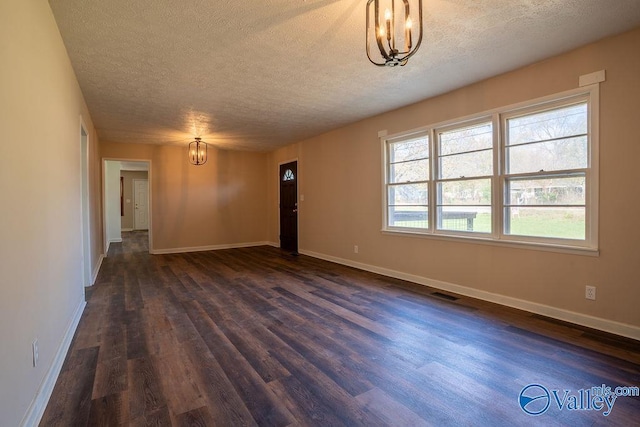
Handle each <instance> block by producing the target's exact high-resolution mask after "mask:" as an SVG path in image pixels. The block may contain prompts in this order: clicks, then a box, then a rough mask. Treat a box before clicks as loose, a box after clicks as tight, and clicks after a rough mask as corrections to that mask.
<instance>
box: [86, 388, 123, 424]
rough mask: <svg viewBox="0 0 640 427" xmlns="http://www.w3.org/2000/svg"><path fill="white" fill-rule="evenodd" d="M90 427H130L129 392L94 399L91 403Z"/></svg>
mask: <svg viewBox="0 0 640 427" xmlns="http://www.w3.org/2000/svg"><path fill="white" fill-rule="evenodd" d="M88 425H90V426H101V427H102V426H104V427H111V426H127V425H129V397H128V395H127V392H122V393H115V394H110V395H108V396H102V397H99V398H97V399H93V400H92V401H91V410H90V413H89V421H88Z"/></svg>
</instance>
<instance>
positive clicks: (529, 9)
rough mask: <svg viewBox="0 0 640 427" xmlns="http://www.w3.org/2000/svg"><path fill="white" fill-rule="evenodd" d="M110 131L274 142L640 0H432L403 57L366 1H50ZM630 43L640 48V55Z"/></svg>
mask: <svg viewBox="0 0 640 427" xmlns="http://www.w3.org/2000/svg"><path fill="white" fill-rule="evenodd" d="M49 3H50V5H51V8H52V10H53V13H54V15H55V18H56V21H57V23H58V27H59V28H60V33H61V34H62V38H63V39H64V42H65V45H66V47H67V50H68V52H69V56H70V58H71V62H72V64H73V67H74V69H75V72H76V75H77V77H78V81H79V83H80V87H81V88H82V92H83V94H84V97H85V100H86V102H87V104H88V106H89V110H90V112H91V116H92V118H93V121H94V123H95V125H96V128H97V129H98V135H99V137H100V139H101V140H102V141H112V142H125V143H130V142H135V143H156V144H186V143H188V141H189V140H190V139H192V138H193V137H195V136H201V137H203V139H204V140H205V141H207V142H210V143H213V144H214V145H217V146H219V147H223V148H235V149H248V150H270V149H273V148H276V147H279V146H282V145H286V144H289V143H292V142H295V141H299V140H301V139H304V138H307V137H310V136H314V135H318V134H320V133H323V132H326V131H328V130H331V129H334V128H337V127H339V126H342V125H345V124H347V123H351V122H354V121H357V120H360V119H363V118H365V117H369V116H372V115H375V114H378V113H382V112H384V111H389V110H392V109H396V108H398V107H402V106H404V105H408V104H411V103H414V102H416V101H419V100H422V99H425V98H428V97H431V96H434V95H437V94H441V93H444V92H447V91H449V90H452V89H455V88H458V87H461V86H464V85H466V84H469V83H472V82H475V81H478V80H481V79H484V78H487V77H490V76H493V75H496V74H499V73H502V72H505V71H508V70H511V69H514V68H517V67H520V66H523V65H526V64H530V63H532V62H535V61H538V60H540V59H543V58H546V57H549V56H552V55H555V54H558V53H561V52H564V51H567V50H569V49H572V48H574V47H577V46H580V45H583V44H586V43H588V42H591V41H595V40H598V39H600V38H603V37H605V36H608V35H612V34H617V33H620V32H623V31H625V30H629V29H631V28H634V27H637V26H639V25H640V1H639V0H615V1H609V0H521V1H515V0H475V1H469V0H424V1H423V4H424V26H425V32H424V37H423V42H422V47H421V48H420V50H419V51H418V52H417V53H416V55H415V56H414V57H413V58H412V59H411V60H410V61H409V63H408V65H407V66H405V67H395V68H387V67H375V66H373V65H371V64H370V63H369V61H368V60H367V57H366V55H365V52H364V44H365V43H364V42H365V35H364V33H365V4H366V0H240V1H239V0H180V1H175V0H135V1H132V0H108V1H107V0H49ZM634 54H638V52H635V53H634Z"/></svg>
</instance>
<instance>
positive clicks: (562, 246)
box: [380, 84, 600, 255]
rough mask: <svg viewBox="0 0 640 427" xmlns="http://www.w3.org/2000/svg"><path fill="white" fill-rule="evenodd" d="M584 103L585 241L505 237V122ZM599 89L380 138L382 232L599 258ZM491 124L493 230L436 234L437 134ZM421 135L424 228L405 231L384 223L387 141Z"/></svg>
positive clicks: (574, 90)
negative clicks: (426, 172) (425, 166)
mask: <svg viewBox="0 0 640 427" xmlns="http://www.w3.org/2000/svg"><path fill="white" fill-rule="evenodd" d="M581 101H585V102H586V103H587V114H588V119H587V120H588V129H587V132H588V136H587V138H588V139H587V140H588V163H587V167H586V168H585V169H584V170H583V171H584V173H585V186H586V193H585V206H586V209H585V239H584V240H582V239H580V240H573V239H561V238H543V237H529V236H519V235H512V234H505V233H504V208H505V206H504V205H505V195H504V194H505V193H504V192H505V188H506V187H505V182H506V178H507V176H506V174H505V172H506V170H505V162H504V159H505V157H504V156H505V145H506V143H505V129H506V128H505V126H506V123H507V119H509V118H512V117H517V116H521V115H526V114H529V113H535V112H536V111H544V110H548V109H553V108H558V107H561V106H563V105H569V104H572V103H576V102H581ZM599 104H600V102H599V85H598V84H594V85H589V86H584V87H581V88H578V89H573V90H569V91H566V92H562V93H558V94H554V95H550V96H545V97H542V98H538V99H534V100H531V101H526V102H521V103H518V104H514V105H510V106H506V107H502V108H496V109H494V110H491V111H485V112H481V113H478V114H474V115H471V116H467V117H463V118H459V119H455V120H448V121H446V122H441V123H435V124H433V125H429V126H424V127H420V128H417V129H413V130H411V131H408V132H401V133H396V134H392V135H388V136H381V137H380V141H381V145H382V172H383V173H382V179H383V185H382V192H383V194H382V196H383V197H382V200H383V203H382V205H383V206H382V209H383V215H382V221H383V223H382V232H383V233H390V234H394V235H402V234H404V235H409V236H421V237H427V238H434V239H445V240H459V241H467V242H468V241H473V242H476V243H480V244H489V245H500V246H510V247H526V248H537V249H539V250H550V251H556V252H568V253H578V254H586V255H598V206H599V198H598V194H599V117H600V111H599ZM487 121H491V122H492V128H493V170H494V174H493V177H492V178H491V179H492V194H491V198H492V203H491V210H492V232H491V233H479V232H466V231H452V230H438V229H437V227H436V224H437V222H436V221H437V218H436V210H437V183H438V179H437V177H438V169H437V168H438V165H437V162H438V139H437V138H438V132H442V131H443V130H450V129H455V128H462V127H468V126H472V125H474V124H479V123H483V122H487ZM420 134H422V135H424V134H427V135H428V137H429V150H430V154H429V156H430V157H429V160H430V165H429V169H430V176H429V199H428V203H429V204H428V211H429V216H428V218H429V222H428V228H407V227H396V226H389V219H388V209H389V200H388V194H389V193H388V185H389V157H388V154H389V152H388V147H389V143H392V142H398V141H402V140H403V139H413V138H415V137H416V136H419V135H420Z"/></svg>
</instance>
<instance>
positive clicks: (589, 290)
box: [584, 285, 596, 300]
mask: <svg viewBox="0 0 640 427" xmlns="http://www.w3.org/2000/svg"><path fill="white" fill-rule="evenodd" d="M584 297H585V298H586V299H590V300H595V299H596V287H595V286H589V285H587V286H586V287H585V294H584Z"/></svg>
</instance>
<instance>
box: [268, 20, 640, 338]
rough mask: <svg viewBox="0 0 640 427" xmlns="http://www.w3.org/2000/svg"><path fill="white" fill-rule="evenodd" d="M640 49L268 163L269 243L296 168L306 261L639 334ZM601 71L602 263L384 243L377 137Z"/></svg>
mask: <svg viewBox="0 0 640 427" xmlns="http://www.w3.org/2000/svg"><path fill="white" fill-rule="evenodd" d="M639 46H640V29H637V30H635V31H633V32H629V33H626V34H623V35H620V36H617V37H614V38H609V39H606V40H604V41H601V42H599V43H595V44H592V45H588V46H586V47H583V48H580V49H578V50H575V51H572V52H569V53H567V54H564V55H561V56H558V57H554V58H551V59H548V60H545V61H543V62H540V63H537V64H534V65H531V66H528V67H525V68H522V69H519V70H516V71H513V72H510V73H507V74H504V75H500V76H497V77H495V78H491V79H488V80H486V81H482V82H479V83H477V84H473V85H471V86H468V87H465V88H462V89H460V90H456V91H454V92H451V93H447V94H445V95H442V96H439V97H436V98H432V99H429V100H426V101H423V102H420V103H417V104H414V105H412V106H409V107H406V108H403V109H399V110H396V111H393V112H389V113H387V114H383V115H380V116H377V117H373V118H370V119H367V120H363V121H361V122H358V123H355V124H352V125H349V126H346V127H344V128H341V129H338V130H335V131H332V132H330V133H327V134H324V135H320V136H318V137H315V138H312V139H309V140H306V141H302V142H299V143H297V144H294V145H292V146H289V147H285V148H283V149H281V150H278V151H276V152H274V153H272V154H271V155H270V162H269V209H270V213H269V239H270V240H277V236H278V216H277V213H278V201H277V194H278V189H277V185H278V180H277V176H278V172H277V164H278V163H279V162H282V161H284V160H288V159H290V158H294V157H297V158H299V160H300V166H299V169H298V171H299V177H300V182H299V193H300V194H303V195H304V197H305V200H304V201H303V202H301V203H300V218H299V219H300V226H299V229H300V248H301V250H306V251H312V252H316V253H319V254H323V255H328V256H331V257H337V258H340V259H342V260H346V261H348V262H358V263H363V264H367V265H370V266H375V267H382V268H386V269H391V270H395V271H399V272H402V273H408V274H412V275H416V276H420V277H422V278H427V279H435V280H438V281H443V282H448V283H452V284H457V285H462V286H465V287H468V288H470V289H471V290H472V291H481V292H487V293H494V294H499V295H501V296H507V297H511V298H516V299H521V300H525V301H527V302H532V303H535V304H540V305H544V306H551V307H552V308H555V309H560V310H566V311H570V312H576V313H580V314H582V315H586V316H595V317H597V318H602V319H606V320H610V321H614V322H622V323H625V324H629V325H634V326H635V327H640V309H639V308H638V304H639V303H640V248H639V246H638V245H639V244H640V227H638V221H637V218H638V215H639V214H638V213H639V212H640V197H638V190H637V174H636V171H637V162H638V161H639V159H640V143H639V135H640V120H638V111H640V83H639V80H638V78H639V76H640V55H639V54H638V53H639V52H640V51H639V50H638V49H639ZM409 66H411V64H409ZM601 69H606V73H607V80H606V82H604V83H602V84H601V92H600V99H601V102H600V106H601V114H600V130H601V132H600V153H601V154H600V168H601V169H600V223H599V227H600V255H599V256H598V257H593V256H584V255H569V254H561V253H553V252H543V251H538V250H528V249H511V248H506V247H497V246H489V245H482V244H476V243H460V242H452V241H442V240H435V239H433V238H416V237H408V236H399V235H389V234H383V233H381V232H380V229H381V226H382V208H381V204H382V190H381V183H382V168H381V146H380V142H379V140H378V138H377V132H378V131H379V130H384V129H386V130H388V131H389V133H390V134H392V133H397V132H401V131H405V130H409V129H413V128H416V127H420V126H424V125H428V124H433V123H437V122H440V121H444V120H450V119H455V118H459V117H462V116H465V115H470V114H475V113H479V112H482V111H486V110H489V109H493V108H496V107H501V106H507V105H510V104H514V103H518V102H522V101H526V100H529V99H534V98H538V97H542V96H545V95H550V94H554V93H558V92H562V91H565V90H569V89H573V88H576V87H577V86H578V77H579V76H580V75H582V74H587V73H591V72H593V71H597V70H601ZM387 71H388V72H393V71H394V70H387ZM354 245H358V246H359V254H354V253H353V246H354ZM586 284H591V285H596V286H597V300H596V301H595V302H594V301H587V300H585V298H584V292H585V285H586Z"/></svg>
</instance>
